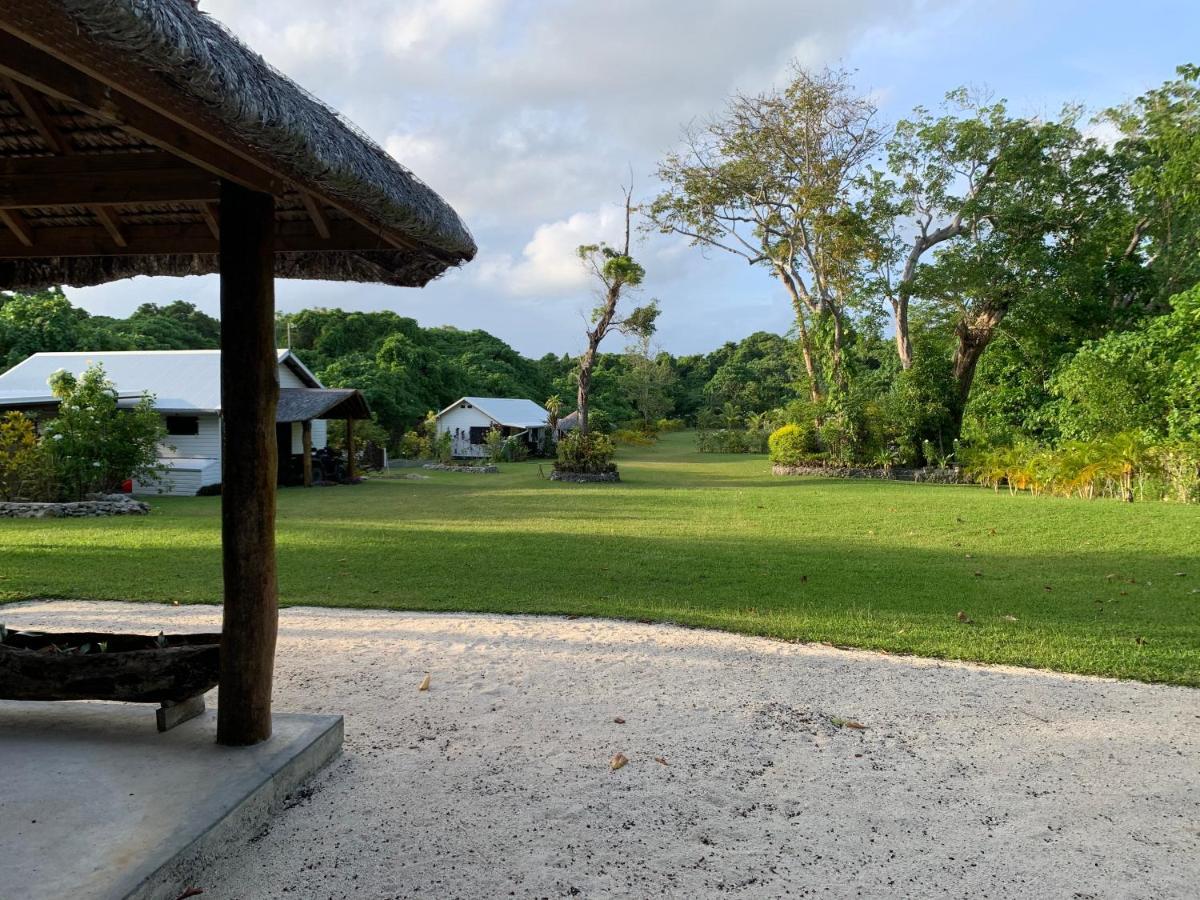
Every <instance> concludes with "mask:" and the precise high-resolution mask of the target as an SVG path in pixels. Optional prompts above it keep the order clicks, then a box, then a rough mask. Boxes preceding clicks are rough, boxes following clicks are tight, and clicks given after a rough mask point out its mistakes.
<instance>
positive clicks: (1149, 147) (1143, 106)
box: [1104, 65, 1200, 311]
mask: <svg viewBox="0 0 1200 900" xmlns="http://www.w3.org/2000/svg"><path fill="white" fill-rule="evenodd" d="M1176 71H1177V73H1178V77H1177V78H1175V79H1173V80H1171V81H1168V82H1166V83H1164V84H1163V85H1162V86H1160V87H1158V88H1155V89H1154V90H1151V91H1147V92H1146V93H1145V94H1143V95H1142V96H1140V97H1138V98H1137V99H1136V100H1134V101H1133V102H1132V103H1128V104H1125V105H1124V106H1121V107H1117V108H1115V109H1111V110H1108V112H1106V113H1105V115H1104V119H1106V120H1107V121H1109V122H1111V123H1113V124H1115V125H1116V126H1117V128H1118V129H1119V130H1120V133H1121V139H1120V140H1119V141H1118V142H1117V144H1116V147H1115V148H1114V152H1115V155H1116V157H1117V160H1118V161H1119V163H1120V164H1121V166H1122V167H1123V169H1124V171H1125V173H1126V174H1127V176H1128V179H1129V199H1130V204H1131V206H1132V208H1133V213H1134V215H1133V217H1132V220H1131V223H1130V229H1129V232H1128V235H1127V238H1128V240H1127V243H1126V245H1125V247H1124V250H1123V253H1122V257H1121V260H1122V262H1124V263H1126V264H1127V265H1128V268H1127V269H1126V271H1125V273H1124V274H1125V275H1126V277H1125V278H1124V279H1121V280H1120V281H1119V282H1118V285H1119V287H1120V288H1121V289H1122V290H1121V291H1120V293H1118V294H1117V295H1116V298H1115V299H1116V302H1117V303H1118V304H1120V305H1123V306H1127V307H1128V306H1131V305H1133V304H1135V303H1139V302H1140V303H1141V304H1142V305H1143V306H1148V307H1151V308H1154V309H1156V310H1158V311H1162V310H1164V309H1166V308H1167V306H1168V303H1167V300H1168V298H1169V297H1171V296H1172V295H1174V294H1177V293H1179V292H1181V291H1184V290H1187V289H1188V288H1190V287H1191V286H1192V285H1194V284H1196V283H1197V282H1200V66H1196V65H1184V66H1180V67H1179V68H1178V69H1177V70H1176Z"/></svg>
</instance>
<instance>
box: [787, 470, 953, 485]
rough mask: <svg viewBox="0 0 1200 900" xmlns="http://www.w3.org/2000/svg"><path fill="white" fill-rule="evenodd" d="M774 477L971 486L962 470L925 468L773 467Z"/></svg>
mask: <svg viewBox="0 0 1200 900" xmlns="http://www.w3.org/2000/svg"><path fill="white" fill-rule="evenodd" d="M771 474H772V475H815V476H817V477H819V478H867V479H874V480H876V481H918V482H922V483H924V484H971V483H972V482H971V481H970V479H968V478H967V477H966V476H965V475H963V472H962V469H956V468H948V469H940V468H938V467H937V466H924V467H923V468H920V469H900V468H892V469H874V468H857V467H851V468H846V469H838V468H834V467H832V466H828V467H827V466H772V467H771Z"/></svg>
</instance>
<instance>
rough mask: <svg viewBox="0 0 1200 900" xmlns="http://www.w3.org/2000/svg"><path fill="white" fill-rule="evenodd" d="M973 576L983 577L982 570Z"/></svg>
mask: <svg viewBox="0 0 1200 900" xmlns="http://www.w3.org/2000/svg"><path fill="white" fill-rule="evenodd" d="M975 577H976V578H982V577H983V573H982V572H976V573H975Z"/></svg>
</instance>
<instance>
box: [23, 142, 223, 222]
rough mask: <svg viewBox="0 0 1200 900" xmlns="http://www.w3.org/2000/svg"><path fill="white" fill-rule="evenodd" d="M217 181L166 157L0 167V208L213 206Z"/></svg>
mask: <svg viewBox="0 0 1200 900" xmlns="http://www.w3.org/2000/svg"><path fill="white" fill-rule="evenodd" d="M218 195H219V179H217V178H216V177H215V176H213V175H212V173H210V172H206V171H205V170H204V169H200V168H197V167H196V166H193V165H191V164H189V163H186V162H181V161H180V160H178V159H176V158H175V157H172V156H170V155H169V154H165V153H120V154H100V155H84V154H75V155H73V156H58V157H46V156H39V157H31V158H23V159H10V160H4V161H0V208H3V209H32V208H36V207H60V206H122V205H129V204H135V203H198V202H202V201H214V200H216V199H217V197H218Z"/></svg>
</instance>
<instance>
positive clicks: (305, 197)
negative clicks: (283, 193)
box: [300, 191, 329, 238]
mask: <svg viewBox="0 0 1200 900" xmlns="http://www.w3.org/2000/svg"><path fill="white" fill-rule="evenodd" d="M300 199H301V200H302V201H304V208H305V209H306V210H308V217H309V218H310V219H312V223H313V227H314V228H316V229H317V234H319V235H320V236H321V237H323V238H328V237H329V222H328V221H326V219H325V213H323V212H322V211H321V205H320V204H319V203H318V202H317V200H316V198H315V197H314V196H313V195H312V194H310V193H309V192H308V191H301V192H300Z"/></svg>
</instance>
